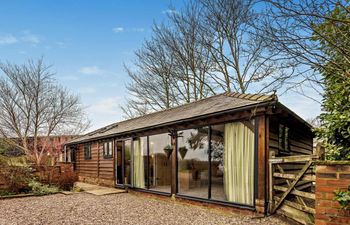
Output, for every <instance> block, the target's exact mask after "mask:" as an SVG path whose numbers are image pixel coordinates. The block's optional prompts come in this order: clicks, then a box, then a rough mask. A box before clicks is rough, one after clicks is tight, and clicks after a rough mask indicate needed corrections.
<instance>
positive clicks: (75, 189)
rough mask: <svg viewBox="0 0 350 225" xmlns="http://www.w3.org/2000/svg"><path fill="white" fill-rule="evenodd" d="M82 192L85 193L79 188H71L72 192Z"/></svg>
mask: <svg viewBox="0 0 350 225" xmlns="http://www.w3.org/2000/svg"><path fill="white" fill-rule="evenodd" d="M83 191H85V190H84V189H83V188H81V187H78V186H74V187H73V192H83Z"/></svg>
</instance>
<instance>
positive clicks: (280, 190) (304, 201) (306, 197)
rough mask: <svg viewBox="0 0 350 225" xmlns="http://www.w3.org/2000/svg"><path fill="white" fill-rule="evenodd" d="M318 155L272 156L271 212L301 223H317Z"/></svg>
mask: <svg viewBox="0 0 350 225" xmlns="http://www.w3.org/2000/svg"><path fill="white" fill-rule="evenodd" d="M317 158H318V156H316V155H293V156H286V157H275V155H274V153H273V152H271V153H270V159H269V181H270V182H269V185H270V187H269V213H270V214H273V213H275V212H277V213H279V214H282V215H284V216H287V217H289V218H291V219H293V220H295V221H297V222H299V223H302V224H314V215H315V181H316V176H315V168H314V167H315V166H314V162H315V159H317Z"/></svg>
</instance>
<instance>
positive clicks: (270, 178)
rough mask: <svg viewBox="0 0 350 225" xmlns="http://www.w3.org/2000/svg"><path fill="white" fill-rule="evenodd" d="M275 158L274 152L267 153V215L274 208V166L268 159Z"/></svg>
mask: <svg viewBox="0 0 350 225" xmlns="http://www.w3.org/2000/svg"><path fill="white" fill-rule="evenodd" d="M273 158H275V152H274V151H271V152H270V153H269V207H268V213H269V214H270V213H271V212H272V209H273V208H274V204H273V203H274V200H273V194H274V193H273V171H274V166H273V164H272V162H271V161H270V159H273Z"/></svg>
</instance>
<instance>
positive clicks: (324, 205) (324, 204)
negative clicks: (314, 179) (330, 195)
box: [317, 200, 332, 207]
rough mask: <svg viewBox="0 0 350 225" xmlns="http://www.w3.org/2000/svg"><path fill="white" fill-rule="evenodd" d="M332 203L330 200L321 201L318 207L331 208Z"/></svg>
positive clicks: (318, 202)
mask: <svg viewBox="0 0 350 225" xmlns="http://www.w3.org/2000/svg"><path fill="white" fill-rule="evenodd" d="M331 205H332V201H330V200H319V201H317V206H320V207H331Z"/></svg>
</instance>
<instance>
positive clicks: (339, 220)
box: [331, 217, 350, 224]
mask: <svg viewBox="0 0 350 225" xmlns="http://www.w3.org/2000/svg"><path fill="white" fill-rule="evenodd" d="M331 222H334V223H341V224H350V217H334V218H332V219H331Z"/></svg>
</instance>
